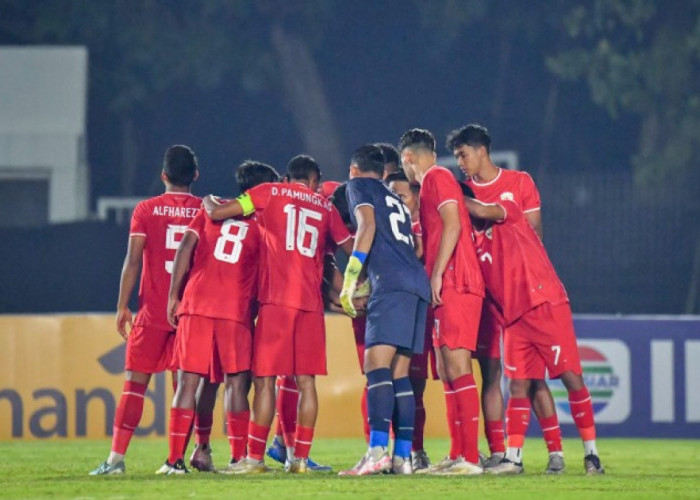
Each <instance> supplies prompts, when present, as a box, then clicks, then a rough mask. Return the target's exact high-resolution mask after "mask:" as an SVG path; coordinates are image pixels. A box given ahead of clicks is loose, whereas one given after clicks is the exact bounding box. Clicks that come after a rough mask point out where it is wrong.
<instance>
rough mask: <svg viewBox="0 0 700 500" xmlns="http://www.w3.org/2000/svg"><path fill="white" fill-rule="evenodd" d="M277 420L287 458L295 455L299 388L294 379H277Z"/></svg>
mask: <svg viewBox="0 0 700 500" xmlns="http://www.w3.org/2000/svg"><path fill="white" fill-rule="evenodd" d="M277 381H278V382H279V383H278V384H277V403H276V404H277V406H276V408H277V419H278V422H279V425H280V427H281V428H282V429H281V430H282V443H283V444H284V447H285V448H286V452H285V456H284V457H283V458H282V463H284V461H285V459H286V457H287V456H289V457H292V456H293V455H294V444H295V443H294V441H295V439H296V431H297V412H298V408H299V396H300V395H299V388H298V386H297V382H296V379H295V378H294V377H277Z"/></svg>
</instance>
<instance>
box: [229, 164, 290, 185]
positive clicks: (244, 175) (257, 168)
mask: <svg viewBox="0 0 700 500" xmlns="http://www.w3.org/2000/svg"><path fill="white" fill-rule="evenodd" d="M279 180H280V174H278V173H277V170H275V169H274V168H272V167H271V166H270V165H268V164H267V163H262V162H260V161H254V160H246V161H244V162H243V163H241V164H240V165H238V168H237V169H236V183H237V184H238V189H240V190H241V193H242V192H244V191H248V190H249V189H250V188H252V187H255V186H257V185H258V184H262V183H264V182H279Z"/></svg>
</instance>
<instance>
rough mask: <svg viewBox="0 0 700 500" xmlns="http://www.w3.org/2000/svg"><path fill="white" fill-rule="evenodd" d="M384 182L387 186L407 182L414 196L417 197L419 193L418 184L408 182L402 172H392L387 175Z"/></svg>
mask: <svg viewBox="0 0 700 500" xmlns="http://www.w3.org/2000/svg"><path fill="white" fill-rule="evenodd" d="M384 182H386V183H387V185H389V184H391V183H392V182H408V187H410V188H411V191H413V194H414V195H416V196H418V194H419V193H420V184H418V183H416V182H411V181H409V180H408V177H406V174H405V173H404V172H403V170H399V171H398V172H394V173H392V174H389V175H387V176H386V179H384Z"/></svg>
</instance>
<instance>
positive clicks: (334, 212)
mask: <svg viewBox="0 0 700 500" xmlns="http://www.w3.org/2000/svg"><path fill="white" fill-rule="evenodd" d="M330 233H331V239H332V240H333V242H335V244H337V245H342V244H343V243H345V242H346V241H348V240H349V239H350V238H351V235H350V232H349V231H348V229H347V228H346V227H345V224H344V223H343V218H342V217H341V216H340V213H339V212H338V209H336V208H335V207H334V206H331V212H330Z"/></svg>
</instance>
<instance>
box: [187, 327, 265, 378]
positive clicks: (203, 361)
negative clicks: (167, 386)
mask: <svg viewBox="0 0 700 500" xmlns="http://www.w3.org/2000/svg"><path fill="white" fill-rule="evenodd" d="M252 344H253V338H252V334H251V331H250V327H249V326H248V325H245V324H243V323H239V322H238V321H233V320H230V319H218V318H209V317H206V316H196V315H190V314H183V315H181V316H180V320H179V323H178V326H177V340H176V341H175V356H176V358H177V361H178V366H179V368H180V369H181V370H184V371H186V372H192V373H199V374H200V375H204V376H208V377H209V378H210V380H211V381H212V382H220V381H221V380H222V378H223V377H222V375H223V374H224V373H239V372H244V371H246V370H250V360H251V354H252V347H253V345H252Z"/></svg>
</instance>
